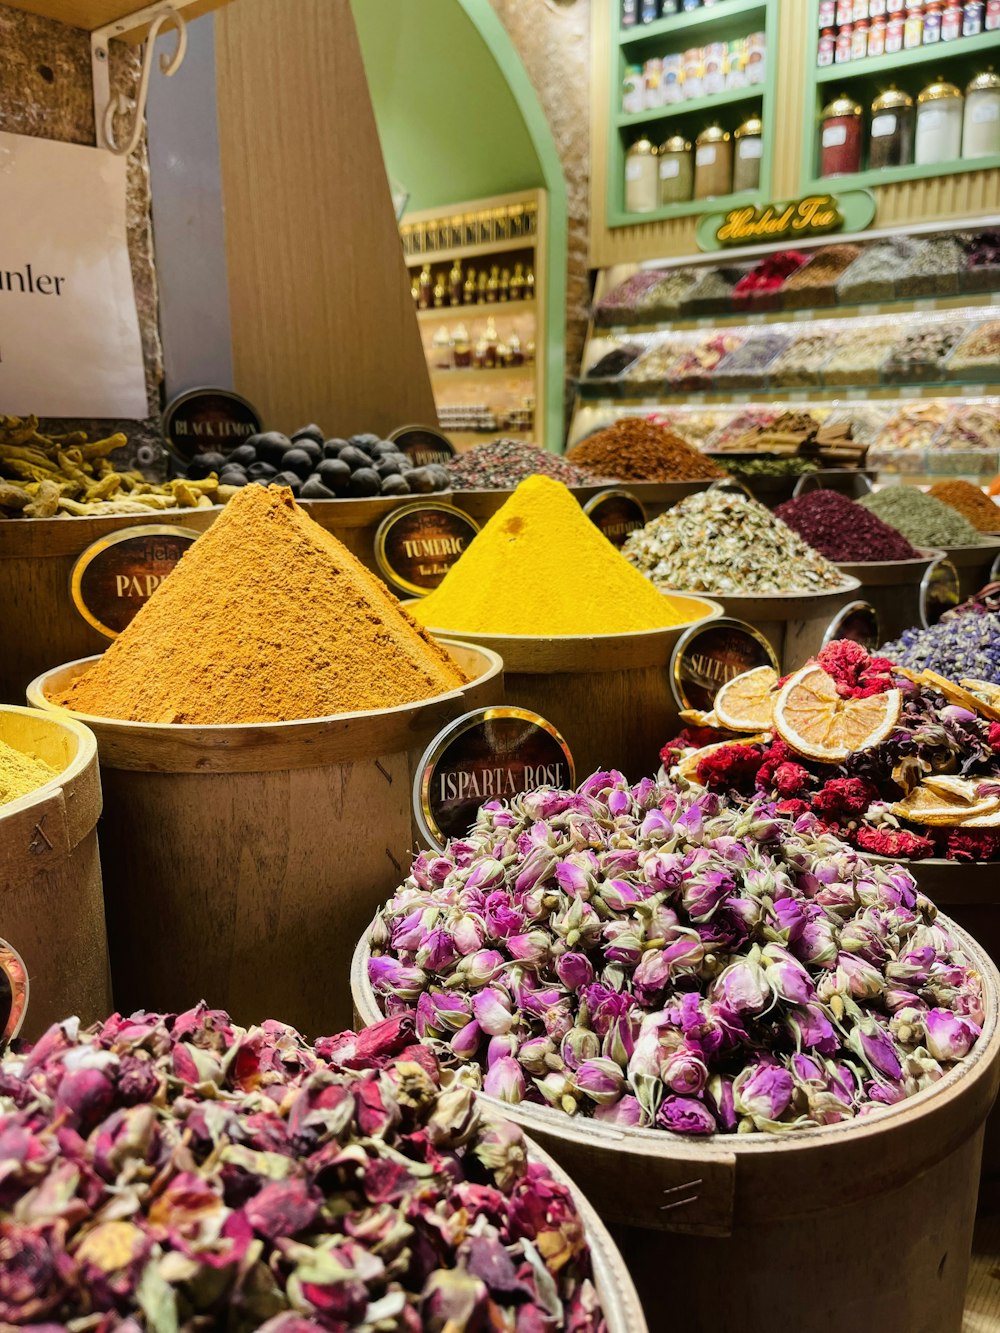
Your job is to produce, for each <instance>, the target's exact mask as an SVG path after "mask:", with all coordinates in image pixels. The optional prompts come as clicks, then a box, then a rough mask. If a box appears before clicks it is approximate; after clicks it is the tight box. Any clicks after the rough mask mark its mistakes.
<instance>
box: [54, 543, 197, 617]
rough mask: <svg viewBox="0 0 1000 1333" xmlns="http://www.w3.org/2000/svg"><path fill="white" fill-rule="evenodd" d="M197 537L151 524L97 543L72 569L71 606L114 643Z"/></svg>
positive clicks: (85, 552) (88, 549)
mask: <svg viewBox="0 0 1000 1333" xmlns="http://www.w3.org/2000/svg"><path fill="white" fill-rule="evenodd" d="M199 536H200V533H197V532H195V530H194V529H193V528H177V527H169V526H167V525H165V524H159V523H152V524H150V525H149V526H148V527H134V528H122V530H121V531H120V532H117V533H115V534H114V535H113V536H110V537H102V538H101V539H100V540H99V541H96V542H94V543H93V544H92V545H91V546H88V547H87V549H86V550H85V551H84V552H83V554H82V555H81V556H80V557H79V558H78V559H77V562H76V564H75V565H74V566H73V572H72V574H71V576H70V594H71V596H72V598H73V605H74V606H75V607H76V609H77V610H78V611H79V613H80V615H81V616H83V618H84V620H85V621H86V622H87V624H88V625H92V626H93V627H94V629H96V630H97V631H98V633H100V634H104V635H106V636H107V638H109V639H116V638H117V637H118V635H119V634H121V632H122V630H123V629H126V628H127V627H128V625H129V624H131V622H132V619H133V617H134V616H135V614H136V612H137V611H138V610H139V608H140V607H142V606H144V605H145V604H146V602H148V601H149V599H150V597H152V595H153V593H154V592H155V591H156V590H157V588H158V587H159V586H160V584H161V583H162V582H163V580H164V579H165V578H166V577H167V575H168V574H169V573H170V571H171V570H172V569H173V567H174V566H175V565H176V564H177V562H178V560H180V558H181V556H182V555H183V554H184V552H185V551H186V550H187V549H188V547H189V546H190V545H191V543H192V542H195V541H197V540H198V537H199Z"/></svg>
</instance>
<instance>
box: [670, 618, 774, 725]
mask: <svg viewBox="0 0 1000 1333" xmlns="http://www.w3.org/2000/svg"><path fill="white" fill-rule="evenodd" d="M763 666H770V667H773V668H774V670H775V671H777V670H778V658H777V656H776V655H775V652H774V649H773V648H772V647H771V645H770V644H769V643H768V641H767V639H765V638H764V636H763V634H761V633H760V632H759V631H758V630H756V629H754V628H753V626H752V625H747V624H745V623H744V622H743V621H742V620H730V619H728V618H724V619H721V620H710V621H708V622H707V623H706V624H705V625H695V626H694V627H693V628H692V629H689V630H688V631H687V633H686V634H682V635H681V637H680V638H679V639H678V640H677V643H676V645H675V647H674V651H673V653H672V654H671V658H670V686H671V689H672V690H673V694H674V698H675V700H676V701H677V706H678V708H696V709H698V710H700V711H701V712H704V713H707V712H710V711H711V708H712V705H713V704H714V703H715V696H716V695H717V694H718V692H719V690H721V689H722V687H723V685H725V683H726V681H727V680H732V679H733V677H734V676H741V675H742V674H743V672H744V671H753V670H754V668H755V667H763Z"/></svg>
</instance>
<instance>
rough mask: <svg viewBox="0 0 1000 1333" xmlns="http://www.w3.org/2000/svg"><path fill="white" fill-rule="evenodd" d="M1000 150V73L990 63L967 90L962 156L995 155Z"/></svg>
mask: <svg viewBox="0 0 1000 1333" xmlns="http://www.w3.org/2000/svg"><path fill="white" fill-rule="evenodd" d="M996 153H1000V75H997V74H994V73H993V66H992V65H990V67H989V68H988V69H985V70H983V72H982V74H977V75H976V77H975V78H974V79H973V80H972V82H971V83H970V84H969V85H968V87H967V88H966V90H965V118H964V121H963V125H962V156H963V157H992V156H993V155H994V154H996Z"/></svg>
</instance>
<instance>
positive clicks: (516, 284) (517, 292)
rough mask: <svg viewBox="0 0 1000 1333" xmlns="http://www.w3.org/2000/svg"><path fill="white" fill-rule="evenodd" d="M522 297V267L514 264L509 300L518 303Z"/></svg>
mask: <svg viewBox="0 0 1000 1333" xmlns="http://www.w3.org/2000/svg"><path fill="white" fill-rule="evenodd" d="M523 295H524V265H523V264H515V265H514V273H513V275H512V277H511V280H510V299H511V300H512V301H520V299H521V297H522V296H523Z"/></svg>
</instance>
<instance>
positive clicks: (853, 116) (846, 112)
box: [819, 93, 861, 176]
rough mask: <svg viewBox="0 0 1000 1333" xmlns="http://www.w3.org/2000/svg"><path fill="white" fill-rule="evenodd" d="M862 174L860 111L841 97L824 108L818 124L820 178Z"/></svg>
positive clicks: (851, 102) (850, 99) (844, 95)
mask: <svg viewBox="0 0 1000 1333" xmlns="http://www.w3.org/2000/svg"><path fill="white" fill-rule="evenodd" d="M860 170H861V107H860V106H859V105H858V103H857V102H855V101H854V99H853V98H851V97H848V96H847V95H846V94H845V93H841V95H840V96H839V97H836V98H834V100H833V101H832V102H831V103H830V104H829V106H826V107H824V108H823V112H822V120H821V122H820V167H819V174H820V175H821V176H849V175H853V173H854V172H856V171H860Z"/></svg>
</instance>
